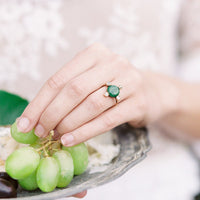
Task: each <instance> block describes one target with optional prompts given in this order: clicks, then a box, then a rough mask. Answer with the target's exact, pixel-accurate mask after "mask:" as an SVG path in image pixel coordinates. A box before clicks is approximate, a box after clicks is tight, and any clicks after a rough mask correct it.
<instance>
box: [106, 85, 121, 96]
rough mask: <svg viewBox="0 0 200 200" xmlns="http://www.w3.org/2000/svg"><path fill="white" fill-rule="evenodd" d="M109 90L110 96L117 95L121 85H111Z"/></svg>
mask: <svg viewBox="0 0 200 200" xmlns="http://www.w3.org/2000/svg"><path fill="white" fill-rule="evenodd" d="M107 92H108V94H109V96H110V97H117V96H118V95H119V87H117V86H115V85H109V86H108V88H107Z"/></svg>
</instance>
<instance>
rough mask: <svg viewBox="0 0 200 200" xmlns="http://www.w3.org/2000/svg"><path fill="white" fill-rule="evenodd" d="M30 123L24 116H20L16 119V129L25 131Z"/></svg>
mask: <svg viewBox="0 0 200 200" xmlns="http://www.w3.org/2000/svg"><path fill="white" fill-rule="evenodd" d="M29 124H30V120H29V119H28V118H26V117H21V118H19V119H18V120H17V130H18V131H20V132H25V131H26V129H27V128H28V126H29Z"/></svg>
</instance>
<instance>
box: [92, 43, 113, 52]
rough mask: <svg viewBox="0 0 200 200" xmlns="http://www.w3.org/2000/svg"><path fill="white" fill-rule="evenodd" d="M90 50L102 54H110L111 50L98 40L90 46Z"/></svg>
mask: <svg viewBox="0 0 200 200" xmlns="http://www.w3.org/2000/svg"><path fill="white" fill-rule="evenodd" d="M89 50H91V51H95V52H97V53H100V54H108V53H109V52H110V51H109V50H108V48H106V47H105V46H104V45H103V44H101V43H98V42H97V43H94V44H92V45H91V46H89Z"/></svg>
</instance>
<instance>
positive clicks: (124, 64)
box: [114, 55, 129, 66]
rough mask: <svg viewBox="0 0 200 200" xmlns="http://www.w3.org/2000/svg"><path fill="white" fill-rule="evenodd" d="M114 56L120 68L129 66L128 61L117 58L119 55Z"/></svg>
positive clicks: (121, 57)
mask: <svg viewBox="0 0 200 200" xmlns="http://www.w3.org/2000/svg"><path fill="white" fill-rule="evenodd" d="M114 56H115V59H116V61H117V63H118V64H119V65H120V66H129V61H128V60H127V59H126V58H124V57H123V56H119V55H114Z"/></svg>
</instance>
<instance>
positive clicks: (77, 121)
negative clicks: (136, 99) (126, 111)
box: [56, 78, 132, 135]
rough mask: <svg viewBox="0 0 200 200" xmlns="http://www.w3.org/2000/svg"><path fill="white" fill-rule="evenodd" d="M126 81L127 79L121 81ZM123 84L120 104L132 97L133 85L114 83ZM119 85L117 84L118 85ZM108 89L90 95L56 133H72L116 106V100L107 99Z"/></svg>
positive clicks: (66, 118) (61, 123)
mask: <svg viewBox="0 0 200 200" xmlns="http://www.w3.org/2000/svg"><path fill="white" fill-rule="evenodd" d="M121 80H126V79H123V78H122V79H121ZM116 82H120V83H121V84H123V86H124V87H123V89H121V90H120V94H119V96H120V97H121V98H120V100H119V101H118V103H120V102H121V101H123V100H125V99H126V98H128V97H129V96H130V95H131V88H132V87H131V85H130V84H128V83H127V82H125V81H123V82H122V81H120V80H119V81H114V82H113V83H111V84H112V85H114V84H115V83H116ZM116 85H117V84H116ZM106 89H107V87H105V86H104V87H102V88H100V89H99V90H97V91H95V92H94V93H92V94H91V95H89V96H88V97H87V98H86V100H85V101H83V102H82V103H81V104H79V106H77V107H76V108H75V109H74V110H73V111H72V112H71V113H70V114H68V115H67V116H66V117H65V118H64V119H63V120H62V121H61V122H60V123H59V125H58V126H57V127H56V131H57V132H58V133H59V134H61V135H63V134H64V133H67V132H71V131H73V130H75V129H76V128H78V127H80V126H82V125H83V124H85V123H87V122H89V121H90V120H92V119H94V118H96V117H97V116H99V115H100V114H102V113H103V112H105V111H106V110H108V109H109V108H111V107H112V106H114V105H115V104H116V100H115V98H110V97H105V96H104V94H105V92H106Z"/></svg>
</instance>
